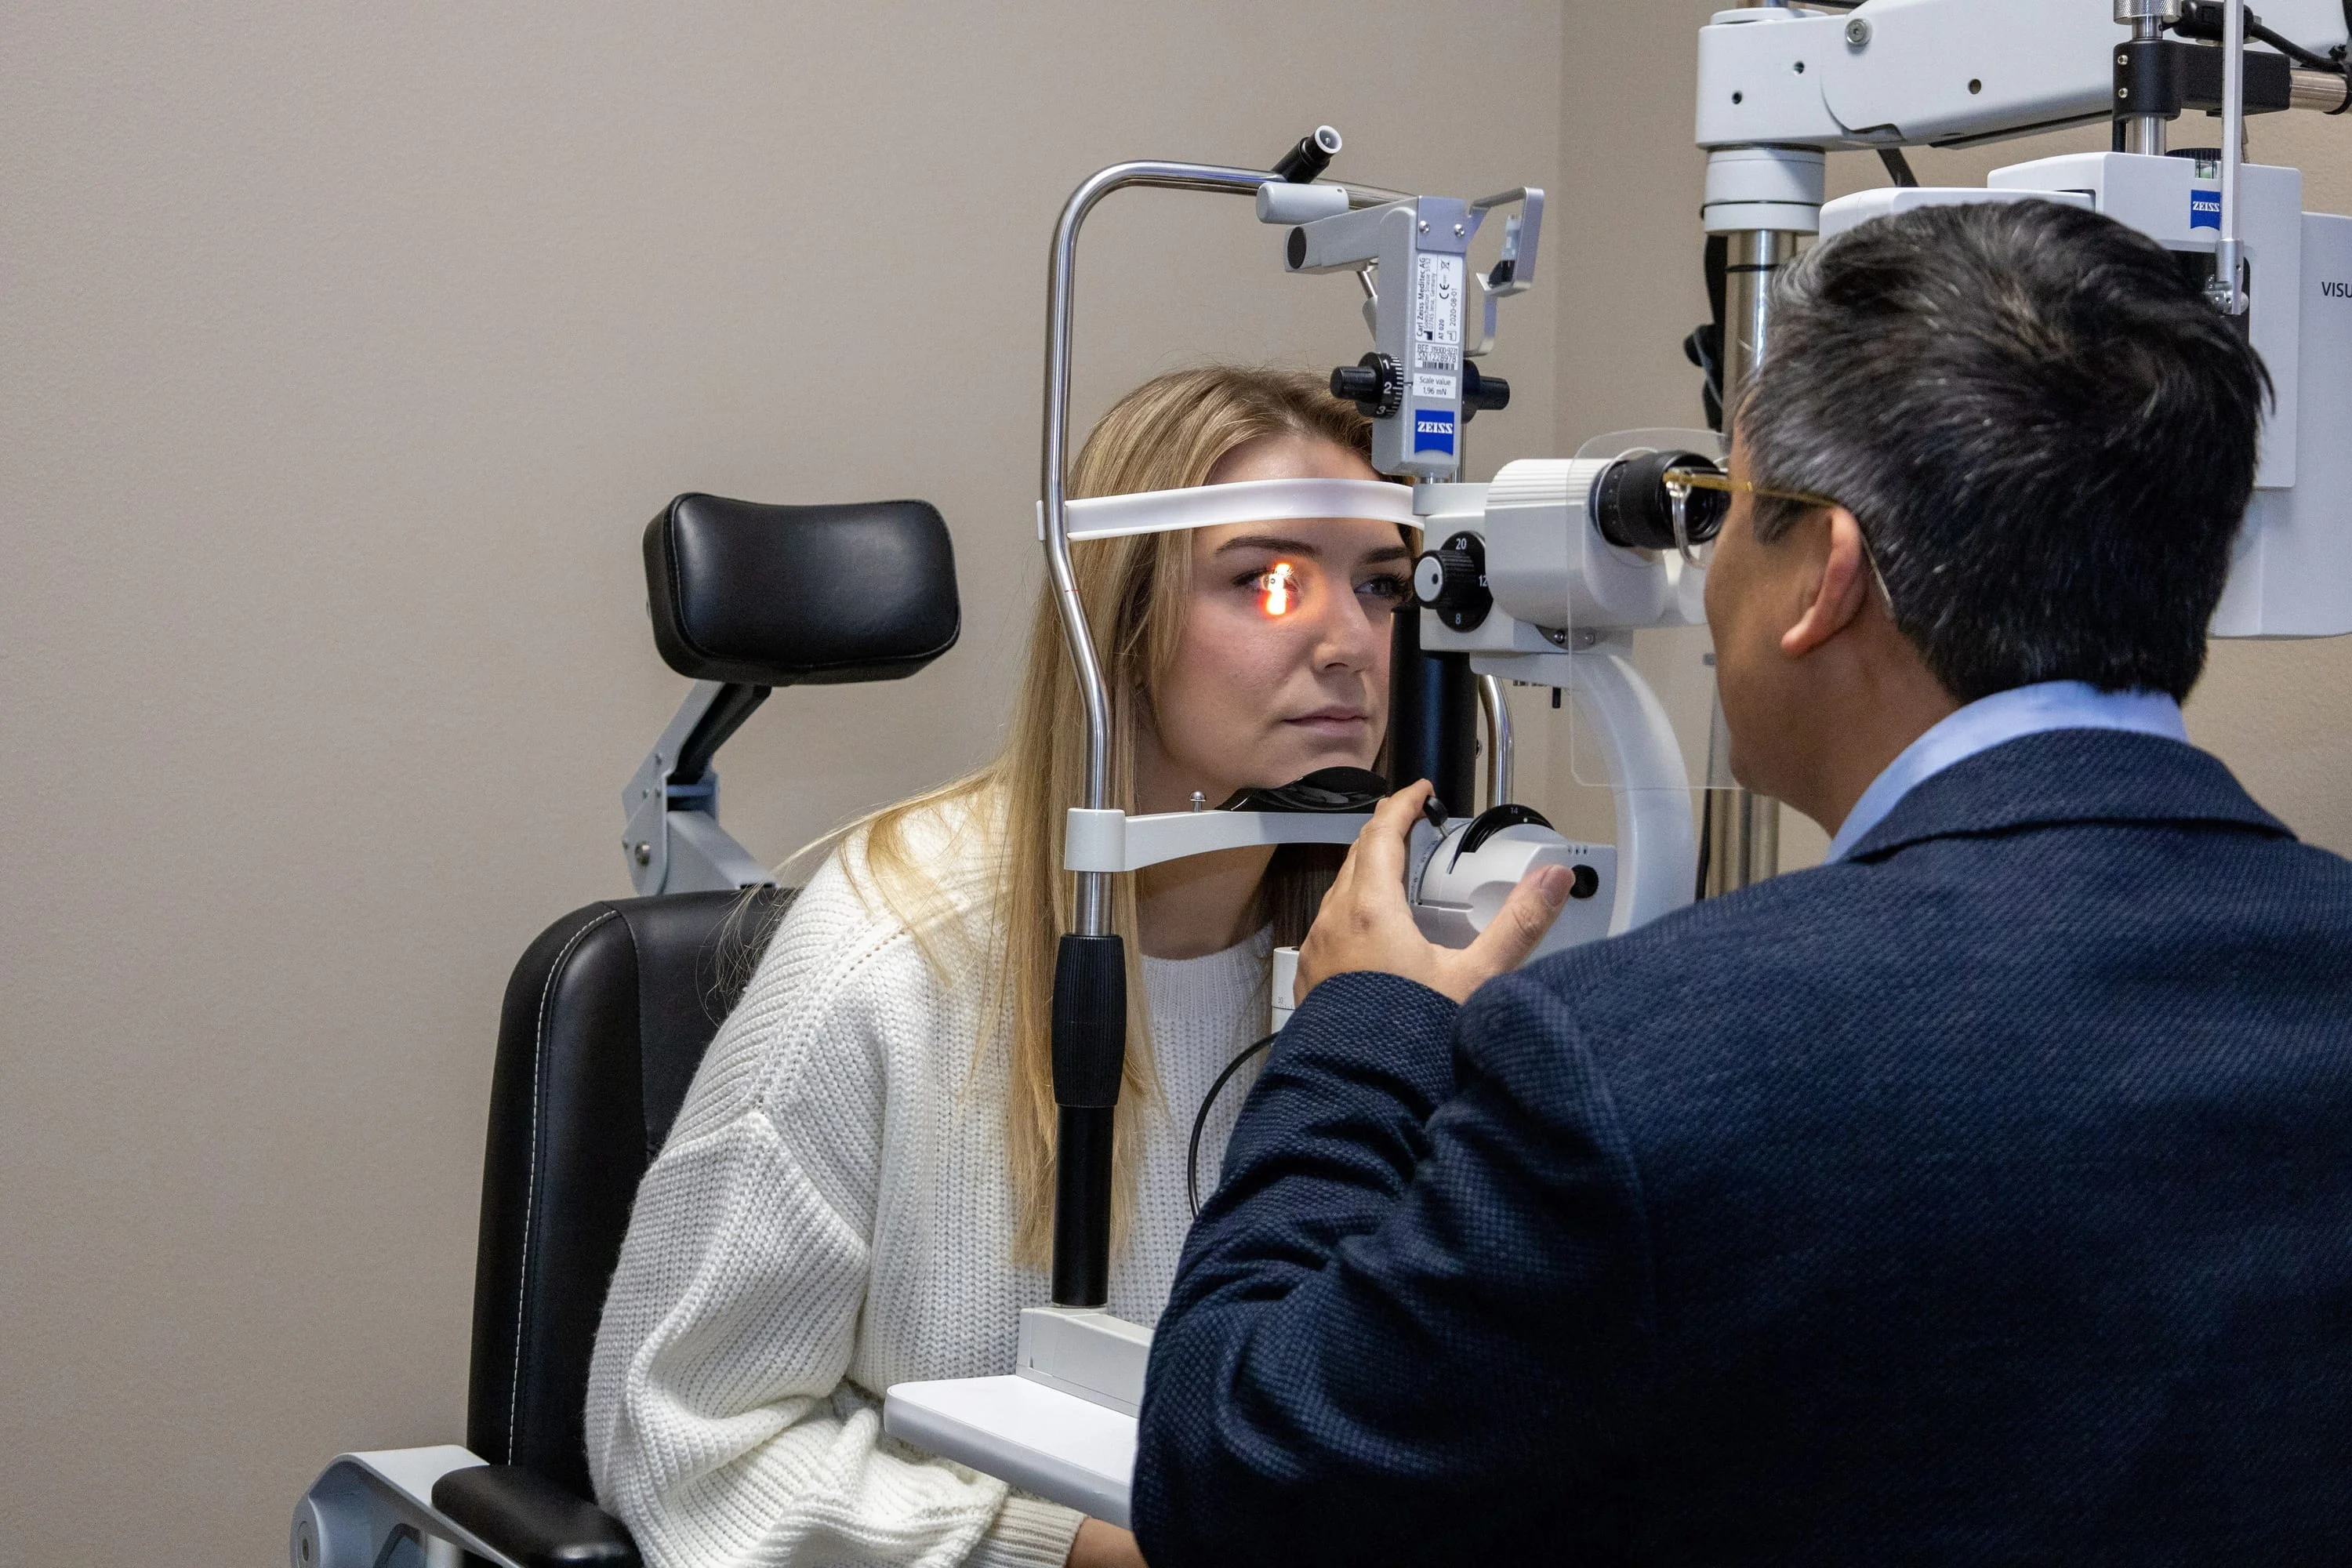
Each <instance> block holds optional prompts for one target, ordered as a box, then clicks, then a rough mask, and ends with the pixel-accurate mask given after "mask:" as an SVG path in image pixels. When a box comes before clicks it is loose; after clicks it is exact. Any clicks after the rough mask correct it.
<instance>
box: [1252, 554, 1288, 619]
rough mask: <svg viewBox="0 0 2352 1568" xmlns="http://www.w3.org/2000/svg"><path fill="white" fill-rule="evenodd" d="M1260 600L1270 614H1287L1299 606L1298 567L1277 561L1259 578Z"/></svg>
mask: <svg viewBox="0 0 2352 1568" xmlns="http://www.w3.org/2000/svg"><path fill="white" fill-rule="evenodd" d="M1257 591H1258V594H1259V595H1260V602H1261V603H1263V604H1264V605H1265V613H1266V614H1267V615H1269V616H1286V615H1288V614H1289V613H1290V612H1291V611H1293V610H1295V609H1297V607H1298V568H1297V567H1296V566H1293V565H1292V564H1291V563H1289V562H1287V561H1277V562H1276V563H1274V564H1273V565H1271V566H1269V567H1267V568H1266V569H1265V575H1264V576H1262V577H1260V578H1259V579H1258V580H1257Z"/></svg>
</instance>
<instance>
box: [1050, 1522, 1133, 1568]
mask: <svg viewBox="0 0 2352 1568" xmlns="http://www.w3.org/2000/svg"><path fill="white" fill-rule="evenodd" d="M1066 1568H1145V1564H1144V1561H1143V1549H1142V1548H1141V1547H1139V1546H1138V1545H1136V1543H1135V1537H1134V1536H1132V1535H1130V1534H1129V1533H1128V1532H1127V1531H1124V1530H1121V1529H1120V1528H1119V1527H1118V1526H1117V1525H1115V1524H1105V1523H1104V1522H1103V1521H1101V1520H1098V1519H1087V1520H1081V1521H1078V1534H1077V1539H1076V1540H1075V1541H1072V1542H1070V1556H1069V1562H1068V1563H1067V1565H1066Z"/></svg>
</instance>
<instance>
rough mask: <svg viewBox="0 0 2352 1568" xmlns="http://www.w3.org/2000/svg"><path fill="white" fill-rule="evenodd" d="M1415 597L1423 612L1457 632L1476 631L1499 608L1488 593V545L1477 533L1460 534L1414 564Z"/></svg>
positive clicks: (1425, 552) (1413, 585)
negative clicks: (1488, 613) (1431, 614)
mask: <svg viewBox="0 0 2352 1568" xmlns="http://www.w3.org/2000/svg"><path fill="white" fill-rule="evenodd" d="M1412 596H1413V597H1414V598H1415V599H1417V600H1419V601H1420V602H1421V606H1422V608H1423V609H1425V610H1432V611H1434V612H1435V613H1436V616H1437V618H1438V619H1439V620H1441V621H1443V622H1444V623H1445V625H1446V626H1449V627H1450V628H1452V629H1453V630H1454V631H1457V632H1466V631H1470V630H1472V629H1474V628H1475V627H1476V626H1477V625H1478V624H1479V623H1480V622H1481V621H1484V620H1485V619H1486V612H1487V611H1489V610H1491V609H1493V608H1494V607H1495V595H1492V594H1491V593H1488V592H1487V591H1486V542H1485V541H1484V540H1482V539H1480V538H1479V537H1478V536H1477V535H1476V534H1475V533H1457V534H1455V535H1454V537H1453V538H1451V539H1449V540H1447V541H1446V542H1444V543H1443V544H1441V545H1439V546H1438V547H1437V548H1436V549H1434V550H1428V551H1423V552H1422V555H1421V558H1420V559H1419V560H1417V561H1415V562H1414V563H1412Z"/></svg>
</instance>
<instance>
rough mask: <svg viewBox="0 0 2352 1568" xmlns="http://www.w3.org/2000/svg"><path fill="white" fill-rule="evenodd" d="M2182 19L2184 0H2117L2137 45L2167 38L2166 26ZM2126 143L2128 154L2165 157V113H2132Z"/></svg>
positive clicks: (2118, 12) (2119, 13) (2124, 23)
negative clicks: (2163, 114)
mask: <svg viewBox="0 0 2352 1568" xmlns="http://www.w3.org/2000/svg"><path fill="white" fill-rule="evenodd" d="M2179 20H2180V0H2116V24H2117V25H2118V26H2128V27H2130V28H2131V36H2132V42H2133V43H2135V44H2147V43H2154V42H2155V41H2156V40H2158V39H2159V38H2161V37H2164V29H2165V28H2166V27H2167V26H2170V25H2171V24H2172V23H2174V22H2178V21H2179ZM2123 127H2124V145H2123V150H2124V151H2125V152H2126V153H2143V154H2145V155H2147V157H2150V158H2161V157H2163V156H2164V140H2165V119H2164V116H2162V115H2161V114H2129V115H2126V116H2125V117H2124V121H2123Z"/></svg>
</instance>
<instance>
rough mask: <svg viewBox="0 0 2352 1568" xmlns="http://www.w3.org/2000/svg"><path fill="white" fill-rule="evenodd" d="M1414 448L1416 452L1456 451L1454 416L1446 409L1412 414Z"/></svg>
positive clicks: (1446, 452)
mask: <svg viewBox="0 0 2352 1568" xmlns="http://www.w3.org/2000/svg"><path fill="white" fill-rule="evenodd" d="M1412 449H1413V450H1414V451H1416V452H1444V453H1445V454H1446V455H1447V456H1449V457H1451V456H1452V455H1453V452H1454V416H1453V415H1451V414H1448V413H1445V412H1444V410H1442V409H1441V410H1437V411H1435V412H1423V413H1419V414H1415V415H1414V416H1412Z"/></svg>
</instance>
